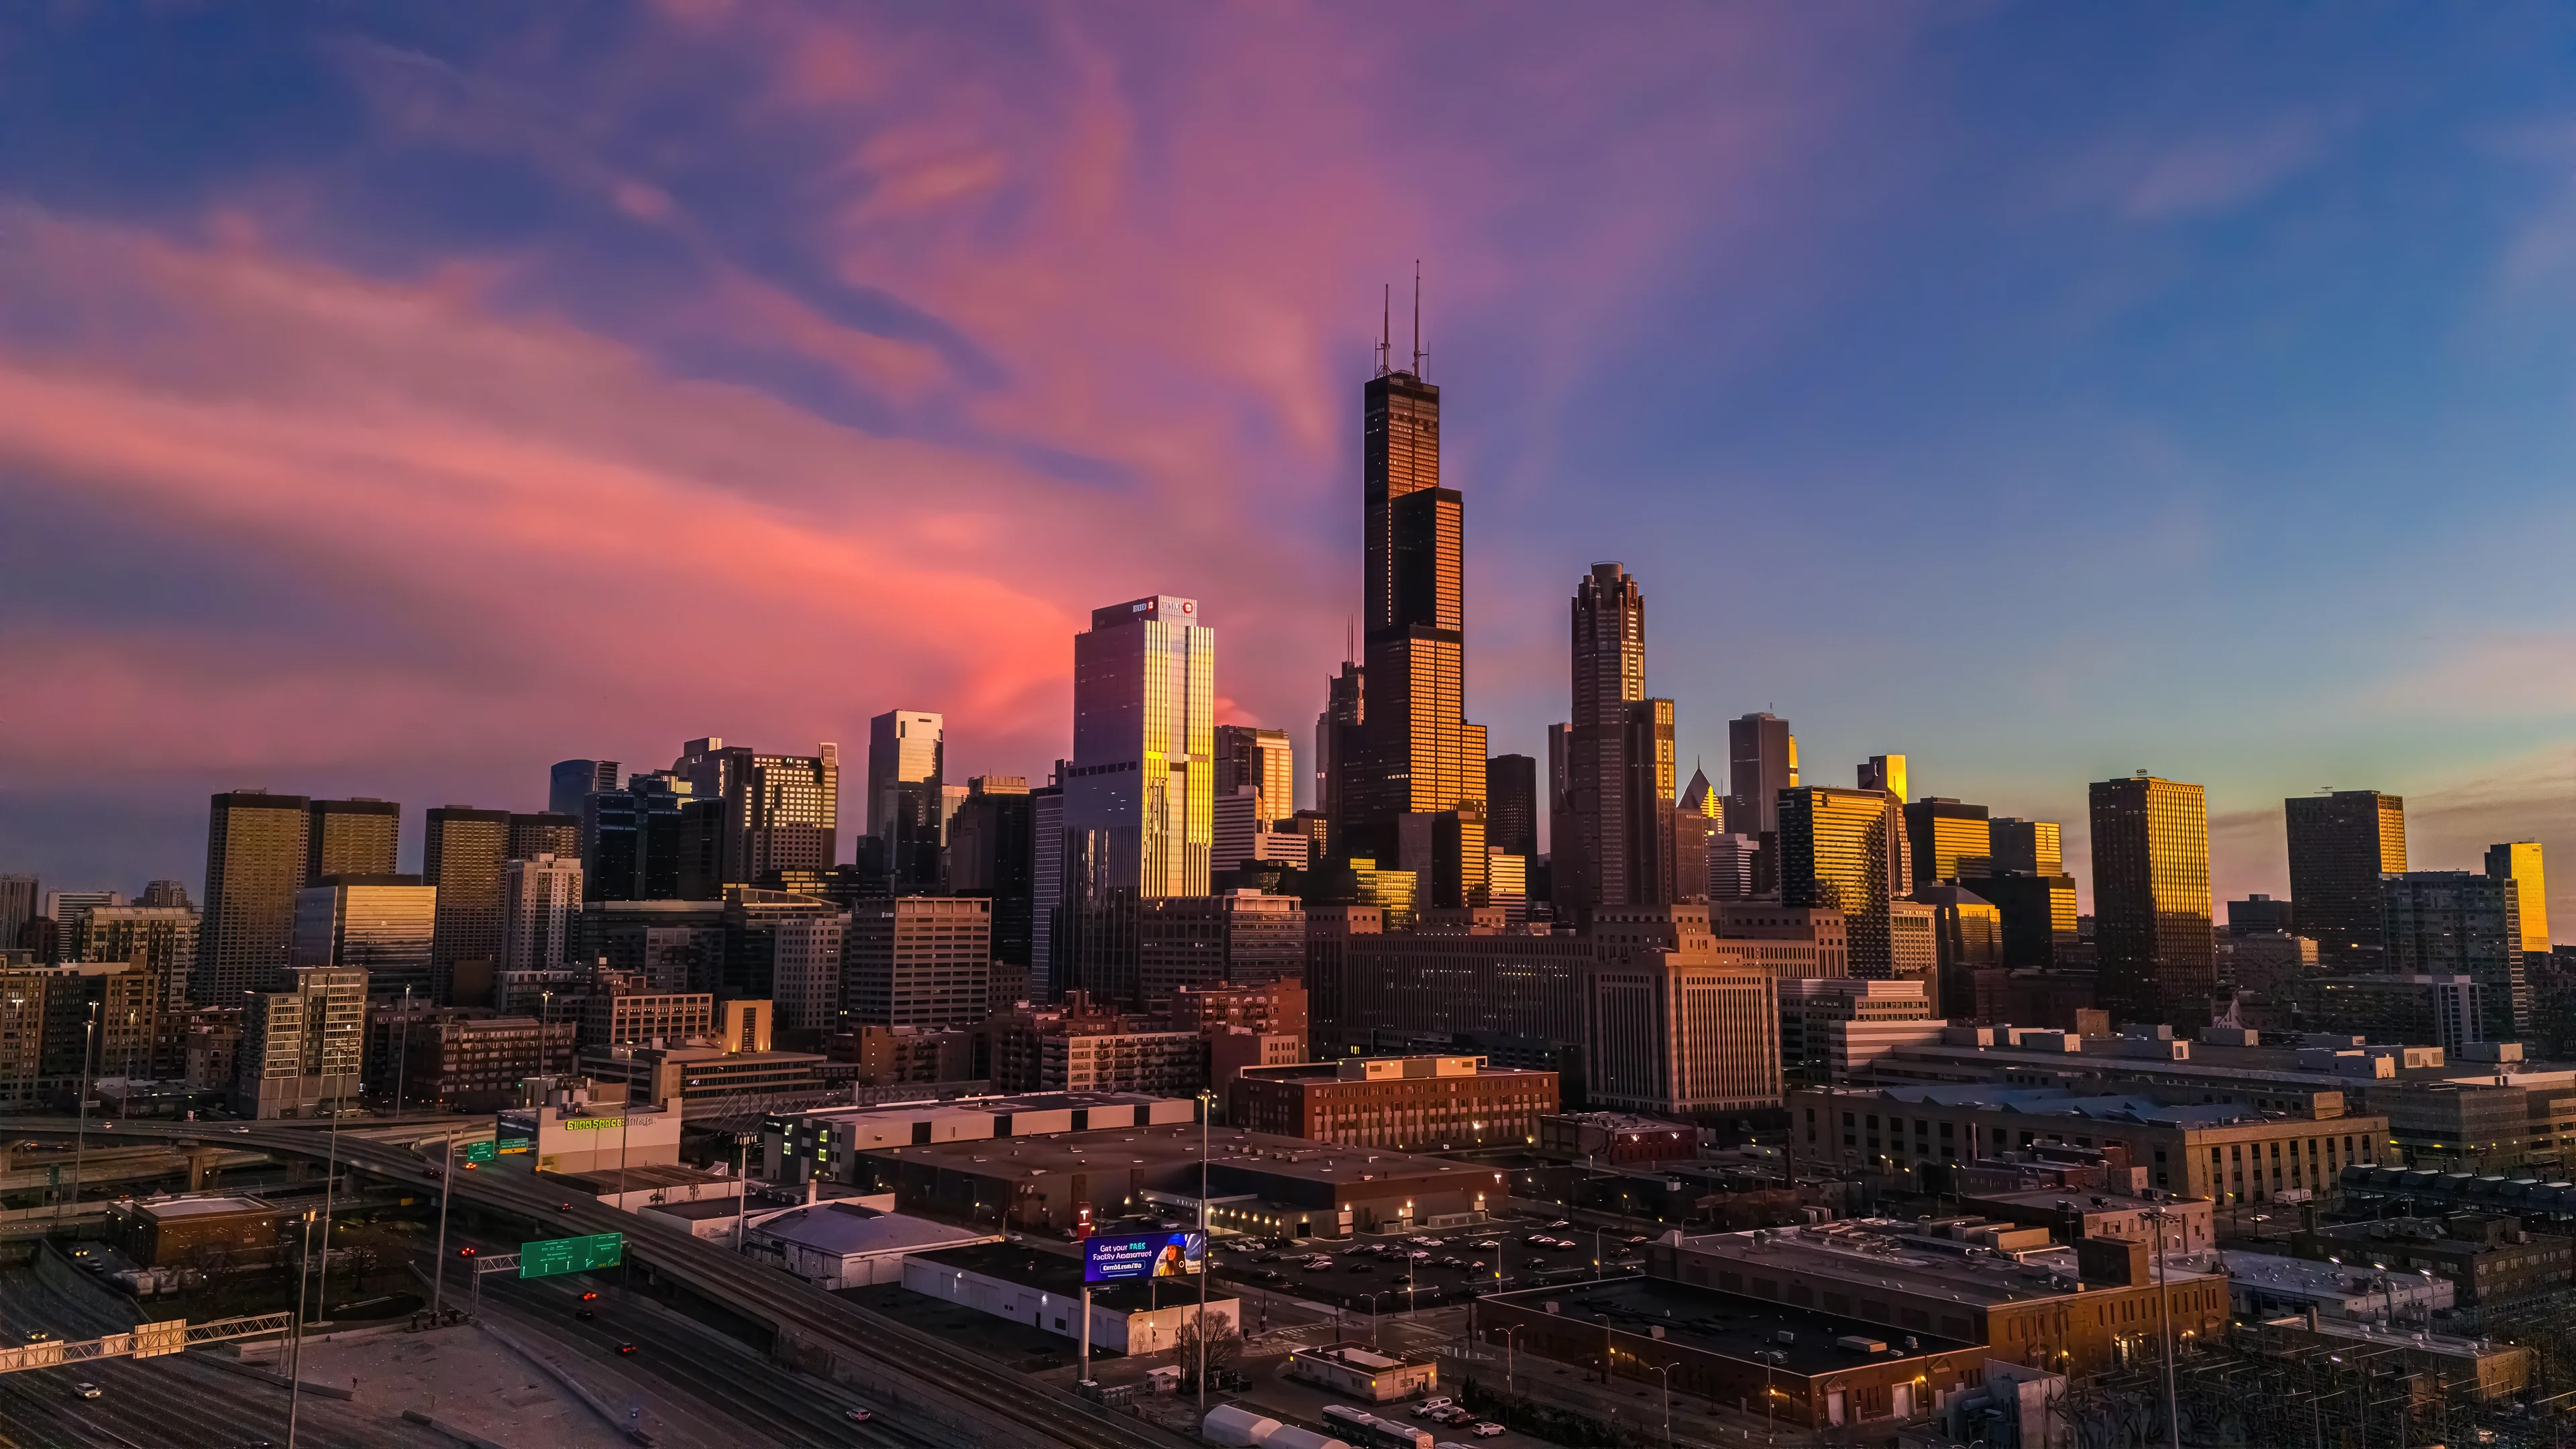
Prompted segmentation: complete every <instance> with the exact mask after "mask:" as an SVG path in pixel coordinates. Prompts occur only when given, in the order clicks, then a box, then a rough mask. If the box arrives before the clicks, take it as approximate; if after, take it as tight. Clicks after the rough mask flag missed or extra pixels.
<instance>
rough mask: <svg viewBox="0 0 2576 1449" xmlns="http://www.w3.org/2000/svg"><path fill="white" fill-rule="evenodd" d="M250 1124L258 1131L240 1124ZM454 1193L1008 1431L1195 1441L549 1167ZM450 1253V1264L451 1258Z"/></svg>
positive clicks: (367, 1170)
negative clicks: (1034, 1378)
mask: <svg viewBox="0 0 2576 1449" xmlns="http://www.w3.org/2000/svg"><path fill="white" fill-rule="evenodd" d="M241 1126H248V1127H249V1129H250V1130H249V1131H247V1132H243V1131H240V1130H239V1127H241ZM72 1130H73V1124H72V1123H71V1122H69V1121H67V1120H64V1119H60V1118H0V1134H6V1135H10V1136H17V1137H24V1136H50V1135H58V1134H64V1133H69V1132H71V1131H72ZM117 1130H118V1131H119V1132H130V1133H131V1134H133V1136H134V1137H152V1138H154V1139H156V1140H159V1141H162V1142H165V1143H169V1144H171V1145H173V1146H182V1145H196V1146H202V1145H204V1144H205V1143H206V1142H207V1141H208V1140H209V1139H216V1138H219V1139H221V1145H223V1146H225V1147H229V1148H236V1149H238V1148H256V1149H258V1150H260V1151H261V1152H264V1153H268V1154H272V1155H277V1156H288V1157H298V1158H303V1159H307V1160H318V1159H320V1158H322V1157H323V1156H324V1155H325V1154H326V1153H327V1152H328V1151H329V1150H330V1148H329V1145H328V1143H327V1142H326V1140H325V1139H326V1138H327V1137H328V1135H329V1134H328V1131H327V1124H321V1123H310V1124H295V1125H288V1124H282V1123H268V1122H263V1123H257V1124H227V1125H226V1126H223V1127H217V1128H215V1129H213V1130H212V1131H209V1129H208V1127H207V1126H206V1125H205V1124H202V1123H184V1122H179V1123H147V1122H133V1121H128V1122H123V1123H120V1124H119V1125H118V1128H117ZM490 1130H491V1119H490V1118H488V1117H485V1118H474V1117H453V1116H450V1117H428V1118H421V1119H416V1120H414V1121H411V1122H405V1123H401V1124H388V1123H384V1122H369V1123H368V1124H367V1127H366V1130H365V1131H351V1130H349V1129H348V1128H347V1127H346V1126H345V1125H344V1126H343V1129H342V1131H341V1132H340V1134H339V1144H338V1151H339V1156H340V1160H341V1162H342V1163H344V1164H346V1166H347V1169H348V1170H349V1171H350V1172H351V1173H352V1174H353V1175H363V1176H366V1177H372V1178H375V1179H378V1180H380V1181H383V1182H385V1183H387V1184H391V1185H398V1186H401V1187H405V1188H409V1189H413V1190H415V1191H424V1192H430V1193H433V1194H434V1192H435V1190H436V1188H437V1186H438V1182H439V1178H440V1161H439V1143H440V1142H441V1141H442V1140H443V1134H447V1133H458V1134H461V1135H463V1136H466V1137H471V1136H474V1135H478V1133H479V1134H488V1133H489V1132H490ZM401 1139H409V1140H401ZM454 1192H455V1200H456V1202H457V1203H458V1204H459V1205H463V1206H469V1207H473V1208H476V1209H479V1210H482V1211H484V1212H487V1213H493V1214H498V1215H502V1216H505V1217H511V1218H516V1219H519V1220H521V1221H524V1222H526V1223H528V1224H529V1225H530V1226H531V1228H532V1229H533V1232H532V1236H542V1237H549V1238H554V1237H569V1236H573V1235H576V1234H581V1233H612V1232H622V1233H624V1234H625V1235H626V1252H627V1256H628V1259H629V1261H631V1262H635V1263H639V1264H642V1265H644V1266H648V1267H650V1268H651V1269H652V1270H653V1271H654V1272H656V1273H657V1274H660V1275H663V1276H666V1277H668V1278H670V1279H671V1280H672V1281H674V1282H676V1283H678V1284H680V1285H681V1286H683V1287H685V1288H687V1289H689V1290H690V1291H691V1292H693V1293H696V1294H698V1295H699V1296H701V1297H703V1298H705V1299H707V1300H708V1301H710V1302H713V1303H717V1304H721V1305H723V1306H724V1307H726V1308H728V1309H730V1310H731V1311H733V1312H735V1313H737V1314H740V1315H741V1316H743V1317H744V1318H746V1319H749V1320H751V1321H752V1322H754V1323H757V1324H759V1325H761V1326H762V1327H764V1328H766V1329H768V1330H769V1331H770V1333H771V1334H772V1336H773V1348H772V1350H771V1352H772V1356H773V1357H774V1358H776V1359H778V1360H779V1361H780V1362H781V1363H784V1364H786V1365H788V1366H789V1367H792V1368H796V1369H799V1370H802V1371H804V1372H808V1373H813V1374H815V1375H816V1376H818V1377H822V1378H827V1379H840V1378H843V1377H845V1376H857V1377H860V1378H862V1379H874V1378H896V1379H900V1380H904V1381H906V1388H905V1391H906V1392H907V1393H910V1394H912V1395H914V1396H915V1397H918V1398H920V1399H923V1400H927V1401H932V1402H938V1403H942V1404H944V1405H946V1406H949V1407H950V1409H951V1411H952V1412H953V1413H954V1414H955V1415H956V1416H957V1417H958V1418H960V1419H961V1420H964V1421H967V1422H974V1423H981V1424H984V1425H986V1426H988V1429H989V1432H991V1433H992V1434H994V1435H995V1436H996V1438H995V1439H994V1442H995V1443H996V1444H1009V1445H1023V1444H1028V1445H1061V1446H1067V1449H1174V1446H1176V1445H1179V1444H1181V1443H1184V1442H1187V1441H1184V1440H1181V1439H1178V1438H1175V1437H1173V1436H1171V1435H1168V1434H1165V1433H1163V1432H1161V1431H1159V1430H1156V1429H1154V1428H1152V1427H1150V1426H1148V1425H1145V1424H1143V1423H1140V1422H1137V1421H1135V1420H1132V1419H1127V1418H1124V1417H1121V1416H1113V1415H1110V1414H1109V1413H1107V1412H1105V1411H1103V1410H1100V1409H1098V1408H1097V1407H1095V1406H1093V1405H1091V1404H1088V1403H1085V1402H1083V1401H1081V1400H1079V1399H1074V1398H1070V1397H1068V1396H1066V1395H1063V1394H1060V1393H1056V1392H1054V1391H1051V1390H1047V1389H1043V1388H1041V1387H1039V1386H1038V1385H1036V1384H1034V1383H1032V1382H1031V1381H1030V1380H1028V1379H1027V1378H1025V1377H1023V1376H1022V1375H1020V1374H1017V1373H1015V1372H1012V1371H1011V1370H1009V1369H1006V1368H1003V1367H1000V1366H998V1365H996V1364H993V1363H991V1362H989V1361H987V1360H984V1359H982V1358H978V1357H976V1356H974V1355H972V1354H968V1353H962V1352H959V1351H958V1350H957V1349H955V1348H954V1347H952V1346H951V1345H949V1344H948V1343H947V1342H945V1341H943V1340H942V1339H940V1338H938V1337H936V1336H935V1335H932V1334H928V1333H924V1332H922V1331H921V1330H919V1329H916V1328H913V1327H911V1326H909V1325H907V1324H903V1323H898V1322H896V1321H894V1320H892V1319H889V1318H886V1317H884V1316H883V1315H881V1314H877V1313H874V1312H872V1311H870V1310H868V1309H866V1308H864V1307H861V1306H860V1305H858V1304H856V1303H852V1302H850V1301H849V1300H847V1299H844V1298H838V1297H835V1296H833V1295H832V1294H830V1293H828V1292H825V1291H824V1290H822V1289H820V1288H817V1287H814V1286H813V1285H811V1284H809V1283H806V1282H805V1281H803V1280H802V1279H799V1278H796V1277H794V1276H792V1275H789V1274H786V1273H781V1272H778V1271H776V1270H774V1269H770V1268H765V1267H762V1266H760V1265H759V1264H756V1263H752V1262H750V1261H749V1260H747V1259H745V1258H742V1257H741V1256H739V1255H737V1254H736V1253H734V1252H733V1251H732V1250H731V1249H730V1248H729V1247H725V1246H722V1245H719V1244H716V1243H711V1242H707V1241H705V1240H703V1239H701V1238H698V1237H695V1236H693V1235H692V1234H691V1233H690V1232H689V1231H688V1229H687V1228H686V1227H685V1226H683V1225H680V1224H678V1223H676V1222H673V1223H669V1224H666V1223H665V1222H664V1221H663V1220H662V1219H661V1218H659V1217H658V1216H656V1215H653V1214H641V1213H626V1212H620V1211H618V1210H616V1209H614V1208H611V1207H607V1206H604V1205H602V1204H600V1203H599V1202H597V1201H595V1200H593V1199H591V1198H588V1197H585V1196H583V1195H581V1194H578V1193H574V1192H571V1191H569V1190H567V1189H562V1188H559V1187H557V1186H555V1185H553V1184H550V1183H548V1182H547V1181H546V1179H545V1178H544V1177H543V1176H542V1175H534V1174H528V1173H522V1172H517V1171H507V1170H504V1171H494V1170H489V1169H487V1170H484V1171H478V1172H466V1171H463V1170H459V1171H458V1172H456V1174H455V1176H454ZM566 1204H569V1206H566ZM446 1266H447V1265H446V1264H444V1263H442V1264H441V1265H440V1267H441V1269H442V1271H443V1270H445V1268H446ZM452 1286H453V1287H454V1288H455V1289H456V1290H457V1292H458V1293H459V1294H460V1295H461V1294H462V1293H463V1292H464V1291H465V1288H466V1285H465V1283H464V1282H462V1281H455V1282H454V1283H453V1284H452ZM836 1370H838V1371H837V1372H836Z"/></svg>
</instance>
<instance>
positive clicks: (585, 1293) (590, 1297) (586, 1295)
mask: <svg viewBox="0 0 2576 1449" xmlns="http://www.w3.org/2000/svg"><path fill="white" fill-rule="evenodd" d="M581 1301H582V1302H584V1303H597V1302H598V1301H599V1290H598V1289H596V1288H585V1289H583V1290H582V1294H581Z"/></svg>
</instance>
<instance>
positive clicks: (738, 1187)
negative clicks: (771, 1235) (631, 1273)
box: [619, 1132, 753, 1257]
mask: <svg viewBox="0 0 2576 1449" xmlns="http://www.w3.org/2000/svg"><path fill="white" fill-rule="evenodd" d="M752 1136H753V1134H751V1133H749V1132H737V1133H735V1134H733V1153H734V1167H733V1185H734V1199H733V1250H734V1251H735V1252H737V1253H739V1252H741V1251H742V1224H743V1219H745V1218H747V1217H749V1216H751V1197H750V1190H751V1176H750V1174H751V1139H752ZM619 1256H620V1257H623V1256H624V1254H620V1255H619Z"/></svg>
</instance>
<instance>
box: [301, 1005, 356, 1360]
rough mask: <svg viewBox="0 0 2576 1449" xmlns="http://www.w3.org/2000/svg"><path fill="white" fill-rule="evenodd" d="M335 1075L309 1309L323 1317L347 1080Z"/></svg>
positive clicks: (325, 1060)
mask: <svg viewBox="0 0 2576 1449" xmlns="http://www.w3.org/2000/svg"><path fill="white" fill-rule="evenodd" d="M361 1040H362V1041H363V1040H364V1038H361ZM322 1065H323V1070H325V1071H329V1070H330V1066H331V1057H330V1053H329V1051H328V1050H327V1049H326V1050H325V1051H324V1053H323V1057H322ZM342 1065H344V1066H345V1065H347V1064H346V1063H342ZM337 1075H338V1080H339V1082H340V1093H339V1095H337V1096H335V1097H333V1098H332V1099H331V1150H330V1153H329V1155H328V1156H326V1157H325V1158H324V1159H323V1164H322V1281H321V1283H320V1284H318V1285H317V1286H316V1287H315V1288H314V1290H313V1297H314V1304H313V1307H314V1309H315V1311H317V1312H319V1313H321V1314H323V1315H324V1316H325V1317H328V1316H329V1314H330V1312H331V1303H330V1294H331V1190H332V1189H333V1188H334V1187H335V1186H337V1185H338V1184H339V1181H340V1109H341V1107H342V1106H343V1104H345V1103H346V1102H347V1100H348V1091H349V1087H348V1082H349V1078H348V1076H347V1075H346V1074H345V1073H342V1074H337Z"/></svg>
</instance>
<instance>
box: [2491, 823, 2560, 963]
mask: <svg viewBox="0 0 2576 1449" xmlns="http://www.w3.org/2000/svg"><path fill="white" fill-rule="evenodd" d="M2487 874H2488V875H2489V876H2490V877H2492V878H2494V879H2496V880H2509V881H2511V882H2513V893H2514V896H2515V898H2516V899H2517V900H2518V901H2519V902H2520V903H2521V906H2522V910H2521V920H2522V949H2523V951H2524V952H2525V953H2526V954H2528V953H2530V952H2533V951H2547V950H2548V949H2549V875H2548V872H2547V871H2545V870H2544V869H2542V867H2541V861H2540V842H2539V841H2537V840H2517V841H2513V842H2511V843H2510V844H2506V845H2490V846H2488V847H2487Z"/></svg>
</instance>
